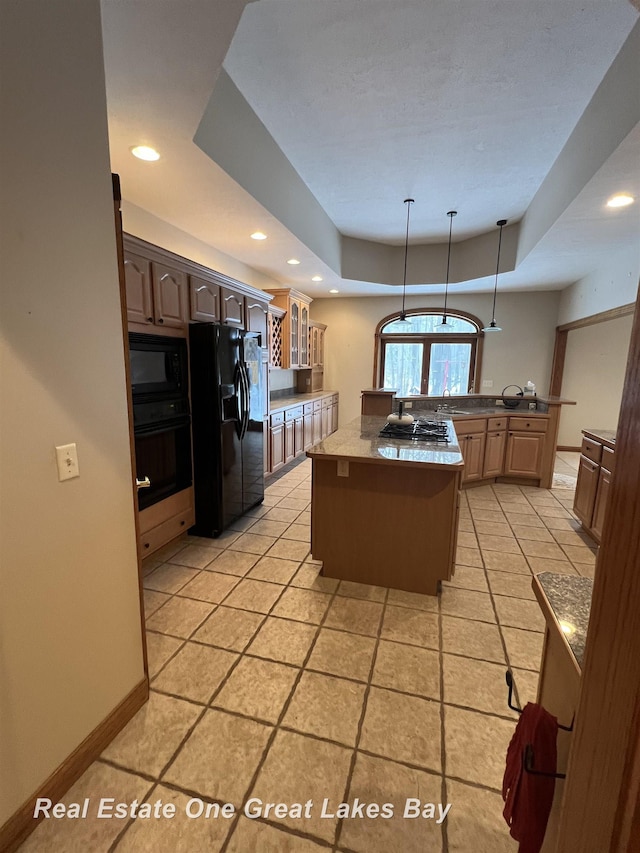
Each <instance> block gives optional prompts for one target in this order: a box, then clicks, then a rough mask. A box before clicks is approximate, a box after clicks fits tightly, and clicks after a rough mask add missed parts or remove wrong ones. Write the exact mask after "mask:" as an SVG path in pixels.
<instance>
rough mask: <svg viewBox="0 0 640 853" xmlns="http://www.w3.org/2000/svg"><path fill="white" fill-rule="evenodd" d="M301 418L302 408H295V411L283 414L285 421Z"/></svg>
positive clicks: (287, 411) (289, 410)
mask: <svg viewBox="0 0 640 853" xmlns="http://www.w3.org/2000/svg"><path fill="white" fill-rule="evenodd" d="M301 417H302V406H296V407H295V409H287V410H286V412H285V413H284V419H285V421H296V420H298V418H301Z"/></svg>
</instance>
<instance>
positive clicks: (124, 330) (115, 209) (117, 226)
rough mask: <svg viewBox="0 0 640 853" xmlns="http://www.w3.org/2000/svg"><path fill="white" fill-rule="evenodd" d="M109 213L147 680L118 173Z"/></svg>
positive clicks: (112, 178) (115, 177) (145, 634)
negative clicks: (115, 263)
mask: <svg viewBox="0 0 640 853" xmlns="http://www.w3.org/2000/svg"><path fill="white" fill-rule="evenodd" d="M111 183H112V186H113V214H114V219H115V229H116V252H117V257H118V279H119V283H120V313H121V317H122V346H123V350H124V372H125V378H126V383H127V413H128V419H129V453H130V457H131V490H132V493H133V513H134V527H135V534H136V556H137V560H138V594H139V596H140V626H141V631H142V658H143V662H144V674H145V678H146V679H147V683H148V680H149V660H148V657H147V631H146V623H145V614H144V588H143V585H142V580H143V578H142V555H141V553H140V520H139V516H138V491H137V489H136V485H135V481H136V452H135V436H134V433H133V397H132V395H131V377H130V366H129V324H128V319H127V285H126V279H125V273H124V234H123V231H122V212H121V209H120V208H121V202H122V193H121V191H120V176H119V175H115V174H113V173H112V175H111Z"/></svg>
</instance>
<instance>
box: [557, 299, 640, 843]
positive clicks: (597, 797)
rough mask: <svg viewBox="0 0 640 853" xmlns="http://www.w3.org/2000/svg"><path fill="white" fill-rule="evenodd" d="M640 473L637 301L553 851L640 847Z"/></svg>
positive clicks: (639, 317) (639, 313) (639, 324)
mask: <svg viewBox="0 0 640 853" xmlns="http://www.w3.org/2000/svg"><path fill="white" fill-rule="evenodd" d="M625 308H626V306H625ZM626 313H628V312H626ZM616 316H624V314H623V313H621V311H620V310H618V313H617V314H616ZM607 319H610V318H607ZM585 325H590V324H585ZM639 468H640V308H639V303H638V302H636V309H635V316H634V322H633V329H632V333H631V345H630V349H629V357H628V361H627V370H626V376H625V383H624V390H623V396H622V406H621V409H620V420H619V424H618V431H617V436H616V467H615V472H614V474H613V478H612V481H611V490H610V496H609V504H608V509H607V515H606V519H605V524H604V529H603V535H602V546H601V548H600V551H599V554H598V559H597V564H596V573H595V580H594V589H593V599H592V603H591V617H590V622H589V630H588V633H587V640H586V650H585V656H584V664H583V671H582V684H581V695H580V702H579V705H578V709H577V713H576V720H575V730H574V733H573V743H572V750H571V755H570V759H569V765H568V769H567V780H566V786H565V793H564V800H563V809H562V816H561V820H560V826H559V832H558V840H557V846H556V851H557V853H631V851H637V850H640V488H639V487H638V474H637V472H638V470H639ZM561 769H563V768H561Z"/></svg>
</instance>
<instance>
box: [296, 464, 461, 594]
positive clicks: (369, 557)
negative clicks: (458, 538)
mask: <svg viewBox="0 0 640 853" xmlns="http://www.w3.org/2000/svg"><path fill="white" fill-rule="evenodd" d="M339 463H340V475H339V474H338V464H339ZM459 485H460V469H459V468H456V469H454V470H453V471H443V470H438V469H434V468H429V469H428V470H424V471H423V470H421V469H420V468H417V467H416V468H413V467H407V466H394V465H378V464H372V463H362V462H355V461H352V460H336V459H319V458H318V457H313V475H312V498H311V549H312V555H313V558H314V559H317V560H322V561H323V574H324V575H325V576H326V577H332V578H341V579H343V580H349V581H355V582H356V583H366V584H373V585H378V586H388V587H392V588H394V589H402V590H406V591H408V592H420V593H426V594H428V595H436V594H437V592H438V582H439V581H440V580H449V579H450V577H451V575H452V571H453V549H452V546H451V543H452V540H454V539H455V532H456V531H455V526H456V512H457V505H458V490H459Z"/></svg>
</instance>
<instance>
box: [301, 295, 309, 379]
mask: <svg viewBox="0 0 640 853" xmlns="http://www.w3.org/2000/svg"><path fill="white" fill-rule="evenodd" d="M300 367H309V309H308V308H307V306H306V305H301V306H300Z"/></svg>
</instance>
